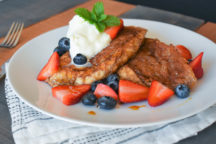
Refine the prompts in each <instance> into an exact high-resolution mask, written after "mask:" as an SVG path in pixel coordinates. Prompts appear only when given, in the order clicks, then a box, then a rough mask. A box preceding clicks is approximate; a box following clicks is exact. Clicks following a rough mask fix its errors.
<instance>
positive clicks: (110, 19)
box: [75, 2, 120, 32]
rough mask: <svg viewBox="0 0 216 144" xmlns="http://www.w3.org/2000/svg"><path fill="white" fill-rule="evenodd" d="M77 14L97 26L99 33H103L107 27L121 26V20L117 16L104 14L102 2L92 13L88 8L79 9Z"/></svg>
mask: <svg viewBox="0 0 216 144" xmlns="http://www.w3.org/2000/svg"><path fill="white" fill-rule="evenodd" d="M75 13H76V14H77V15H79V16H80V17H82V18H83V19H84V20H86V21H88V22H89V23H90V24H93V25H95V26H96V28H97V29H98V31H100V32H103V31H104V30H105V29H106V28H107V27H112V26H118V25H120V19H119V18H118V17H116V16H112V15H106V14H104V6H103V3H102V2H96V3H95V4H94V7H93V9H92V11H89V10H88V9H86V8H77V9H75Z"/></svg>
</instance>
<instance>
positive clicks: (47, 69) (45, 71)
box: [37, 52, 60, 81]
mask: <svg viewBox="0 0 216 144" xmlns="http://www.w3.org/2000/svg"><path fill="white" fill-rule="evenodd" d="M59 63H60V62H59V55H58V53H57V52H54V53H53V54H52V56H51V57H50V59H49V60H48V62H47V64H46V65H45V66H44V67H43V68H42V70H41V71H40V73H39V74H38V76H37V80H40V81H44V80H46V79H47V78H48V77H50V76H52V75H53V74H54V73H56V72H57V71H58V68H59Z"/></svg>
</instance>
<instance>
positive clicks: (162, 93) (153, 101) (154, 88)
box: [148, 81, 174, 107]
mask: <svg viewBox="0 0 216 144" xmlns="http://www.w3.org/2000/svg"><path fill="white" fill-rule="evenodd" d="M173 95H174V91H173V90H171V89H169V88H168V87H166V86H165V85H163V84H161V83H160V82H158V81H152V83H151V87H150V89H149V95H148V103H149V105H150V106H153V107H155V106H159V105H161V104H163V103H164V102H166V101H167V100H168V99H170V98H171V97H172V96H173Z"/></svg>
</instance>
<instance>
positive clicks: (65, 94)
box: [52, 85, 91, 105]
mask: <svg viewBox="0 0 216 144" xmlns="http://www.w3.org/2000/svg"><path fill="white" fill-rule="evenodd" d="M90 88H91V86H90V85H79V86H70V85H64V86H57V87H54V88H52V95H53V96H54V97H55V98H57V99H58V100H60V101H61V102H62V103H63V104H65V105H72V104H76V103H78V102H79V101H80V99H81V98H82V96H83V95H84V94H85V93H87V92H88V91H89V90H90Z"/></svg>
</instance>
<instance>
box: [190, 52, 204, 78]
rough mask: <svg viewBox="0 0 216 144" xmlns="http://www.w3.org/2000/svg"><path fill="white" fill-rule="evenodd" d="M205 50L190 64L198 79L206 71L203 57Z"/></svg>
mask: <svg viewBox="0 0 216 144" xmlns="http://www.w3.org/2000/svg"><path fill="white" fill-rule="evenodd" d="M203 54H204V53H203V52H201V53H200V54H199V55H198V56H197V57H195V58H194V59H193V60H192V61H191V62H190V66H191V67H192V69H193V72H194V74H195V76H196V78H197V79H200V78H202V76H203V74H204V72H203V68H202V57H203Z"/></svg>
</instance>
